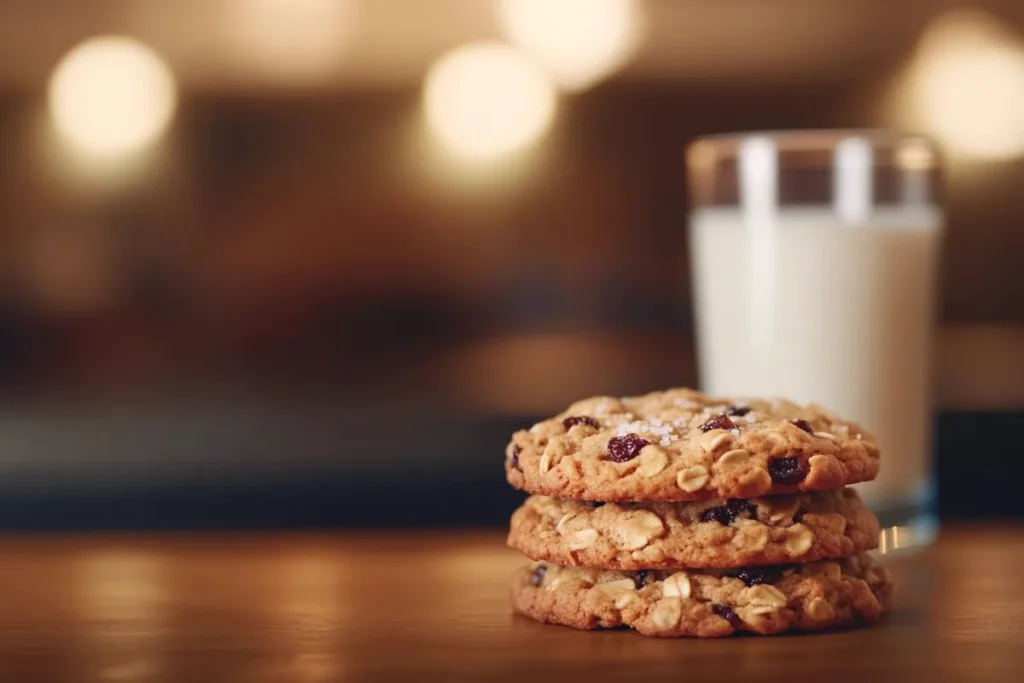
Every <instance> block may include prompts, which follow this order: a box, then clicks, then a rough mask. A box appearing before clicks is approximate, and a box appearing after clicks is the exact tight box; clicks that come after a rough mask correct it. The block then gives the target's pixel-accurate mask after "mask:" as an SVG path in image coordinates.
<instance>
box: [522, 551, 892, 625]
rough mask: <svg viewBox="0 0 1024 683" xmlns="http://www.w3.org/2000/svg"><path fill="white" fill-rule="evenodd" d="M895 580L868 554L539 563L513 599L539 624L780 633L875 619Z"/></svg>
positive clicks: (885, 607)
mask: <svg viewBox="0 0 1024 683" xmlns="http://www.w3.org/2000/svg"><path fill="white" fill-rule="evenodd" d="M891 603H892V579H891V578H890V576H889V572H888V570H886V569H885V568H884V567H881V566H879V565H877V564H875V562H874V561H873V560H872V559H871V557H870V556H869V555H867V554H866V553H863V554H860V555H855V556H853V557H847V558H844V559H841V560H834V561H820V562H810V563H807V564H802V565H784V566H774V567H751V568H745V569H738V570H707V569H706V570H699V571H696V570H695V571H674V572H673V571H636V572H622V571H605V570H600V569H588V568H586V567H560V566H558V565H554V564H549V563H544V562H538V563H534V564H531V565H528V566H526V567H522V568H521V569H519V570H518V571H517V572H516V574H515V575H514V577H513V579H512V604H513V606H514V607H515V610H516V611H517V612H520V613H521V614H524V615H526V616H528V617H530V618H532V619H536V620H537V621H542V622H547V623H552V624H562V625H564V626H572V627H574V628H580V629H598V628H618V627H623V626H628V627H629V628H632V629H635V630H636V631H638V632H640V633H642V634H644V635H646V636H696V637H700V638H712V637H720V636H728V635H731V634H733V633H736V632H737V631H751V632H753V633H759V634H761V635H772V634H776V633H782V632H783V631H789V630H800V631H816V630H820V629H825V628H830V627H834V626H842V625H847V624H852V623H856V622H859V621H873V620H875V619H878V618H879V617H880V616H881V615H882V614H884V613H885V612H886V611H888V610H889V608H890V606H891Z"/></svg>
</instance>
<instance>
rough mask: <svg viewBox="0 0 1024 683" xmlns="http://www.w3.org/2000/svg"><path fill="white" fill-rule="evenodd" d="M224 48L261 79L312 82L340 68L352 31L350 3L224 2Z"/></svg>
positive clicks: (318, 0) (311, 0) (293, 0)
mask: <svg viewBox="0 0 1024 683" xmlns="http://www.w3.org/2000/svg"><path fill="white" fill-rule="evenodd" d="M227 10H228V11H227V12H226V13H225V14H224V18H225V21H226V23H225V25H224V30H223V35H224V41H225V44H226V45H227V46H228V47H229V48H230V49H231V50H232V51H233V52H234V55H235V56H236V57H237V58H238V59H239V60H242V61H243V62H244V63H245V65H246V66H248V67H250V68H255V69H256V70H258V71H259V72H260V75H261V76H268V77H270V78H272V79H281V80H284V81H290V82H296V81H297V82H299V83H302V82H307V81H314V80H317V79H320V78H323V77H325V76H327V75H329V74H330V73H331V72H332V71H334V70H335V69H336V68H337V67H338V66H339V64H341V62H342V58H343V53H344V51H345V49H346V47H347V46H348V44H349V42H350V41H349V36H350V34H351V32H352V25H353V21H354V20H353V7H352V2H351V0H229V3H228V5H227Z"/></svg>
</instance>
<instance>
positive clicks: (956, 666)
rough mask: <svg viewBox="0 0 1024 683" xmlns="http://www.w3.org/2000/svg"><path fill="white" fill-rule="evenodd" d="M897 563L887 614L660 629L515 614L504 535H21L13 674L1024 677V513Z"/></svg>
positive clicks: (0, 641)
mask: <svg viewBox="0 0 1024 683" xmlns="http://www.w3.org/2000/svg"><path fill="white" fill-rule="evenodd" d="M886 561H887V562H888V564H889V566H890V567H891V568H892V569H893V571H894V574H895V576H896V579H897V599H896V608H895V611H894V612H893V614H892V615H891V616H890V617H889V618H888V620H887V621H886V622H883V623H882V624H880V625H878V626H875V627H873V628H868V629H861V630H851V631H845V632H833V633H825V634H815V635H802V636H778V637H774V638H754V637H740V638H732V639H727V640H720V641H696V640H659V639H648V638H643V637H640V636H637V635H635V634H633V633H630V632H625V631H606V632H591V633H585V632H577V631H573V630H570V629H567V628H562V627H558V626H543V625H541V624H536V623H533V622H531V621H528V620H526V619H523V618H521V617H515V616H513V615H512V614H510V612H509V608H508V599H507V593H506V586H505V582H506V579H507V577H508V575H509V573H510V571H511V570H512V569H513V568H514V567H516V566H517V565H518V564H519V563H520V562H521V559H520V558H519V557H518V556H516V555H515V554H514V553H512V552H511V551H508V550H506V549H505V548H504V547H503V537H502V536H501V534H500V533H474V534H467V533H455V532H421V533H416V534H395V533H382V534H378V535H368V534H337V535H272V536H262V535H149V536H8V537H3V538H0V681H4V682H6V681H45V682H47V683H48V682H54V683H59V682H61V681H75V682H79V681H197V682H206V681H210V682H218V683H219V682H234V681H250V680H251V681H334V680H338V681H415V680H447V681H455V680H488V681H491V682H492V683H499V682H502V681H515V682H516V683H537V682H539V681H558V682H559V683H566V682H568V681H575V680H580V681H586V682H587V683H599V682H600V681H608V680H629V681H656V680H666V681H668V680H688V681H693V680H701V681H704V680H707V681H714V680H722V681H727V680H728V681H737V680H747V679H749V680H757V681H768V680H787V681H791V680H801V681H804V680H806V681H811V680H828V681H829V682H831V681H834V680H869V681H871V682H872V683H878V682H887V681H899V682H900V683H916V682H917V681H972V682H974V681H1018V682H1020V681H1024V589H1022V583H1024V527H960V528H957V529H951V530H947V531H945V532H944V533H943V534H942V536H941V538H940V541H939V542H938V544H937V545H936V546H935V547H933V548H932V549H931V550H929V551H927V552H926V553H922V554H918V555H916V556H912V557H902V558H901V557H898V556H897V557H889V556H887V559H886ZM826 677H827V678H826Z"/></svg>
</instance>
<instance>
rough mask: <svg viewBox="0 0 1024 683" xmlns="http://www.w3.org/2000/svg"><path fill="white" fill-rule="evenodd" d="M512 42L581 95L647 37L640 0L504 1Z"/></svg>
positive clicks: (505, 28)
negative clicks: (582, 91) (644, 31)
mask: <svg viewBox="0 0 1024 683" xmlns="http://www.w3.org/2000/svg"><path fill="white" fill-rule="evenodd" d="M499 18H500V21H501V26H502V29H503V31H504V33H505V35H506V37H507V38H508V40H509V41H510V42H511V43H512V44H514V45H516V46H517V47H519V48H520V49H521V50H523V52H525V53H526V54H528V55H530V56H531V57H533V58H534V59H536V60H537V61H538V62H539V63H540V64H541V65H543V66H544V68H545V69H546V70H547V71H548V72H549V73H550V74H551V76H552V78H554V80H555V82H556V83H558V85H559V86H560V87H562V88H564V89H567V90H583V89H584V88H587V87H589V86H591V85H593V84H595V83H596V82H598V81H599V80H601V79H603V78H605V77H607V76H608V75H610V74H611V73H613V72H615V71H616V70H618V69H619V68H621V67H622V66H623V65H625V63H626V62H627V61H628V60H629V58H630V57H632V55H633V53H634V52H635V50H636V47H637V45H638V44H639V42H640V38H641V34H642V33H643V31H642V28H643V24H644V22H643V20H642V15H641V13H640V11H639V5H638V2H637V0H502V2H501V6H500V14H499Z"/></svg>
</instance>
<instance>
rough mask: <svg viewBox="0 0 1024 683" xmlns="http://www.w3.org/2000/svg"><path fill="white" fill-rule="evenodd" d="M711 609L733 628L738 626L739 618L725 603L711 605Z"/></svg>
mask: <svg viewBox="0 0 1024 683" xmlns="http://www.w3.org/2000/svg"><path fill="white" fill-rule="evenodd" d="M711 611H712V612H714V613H715V614H717V615H718V616H720V617H722V618H723V619H725V620H726V621H728V622H729V625H730V626H732V627H733V628H739V627H740V618H739V617H738V616H736V613H735V612H733V611H732V608H731V607H727V606H725V605H717V604H716V605H711Z"/></svg>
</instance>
